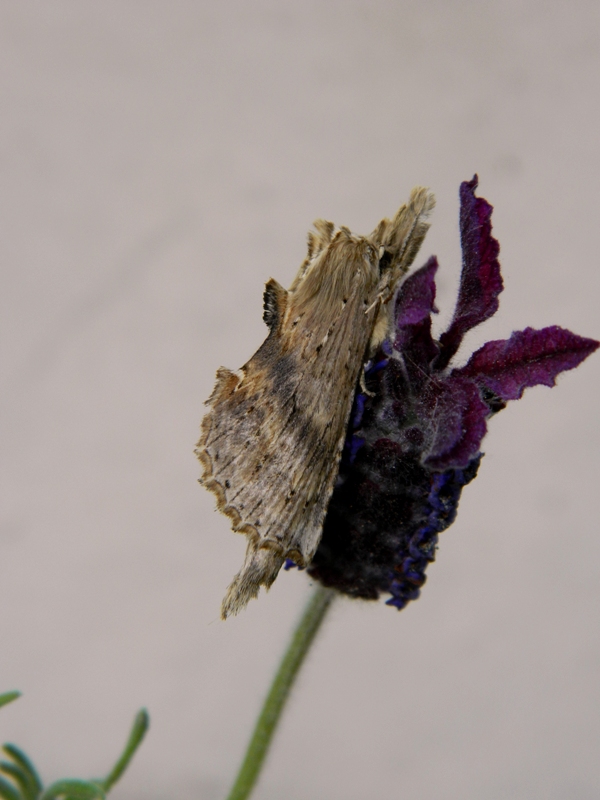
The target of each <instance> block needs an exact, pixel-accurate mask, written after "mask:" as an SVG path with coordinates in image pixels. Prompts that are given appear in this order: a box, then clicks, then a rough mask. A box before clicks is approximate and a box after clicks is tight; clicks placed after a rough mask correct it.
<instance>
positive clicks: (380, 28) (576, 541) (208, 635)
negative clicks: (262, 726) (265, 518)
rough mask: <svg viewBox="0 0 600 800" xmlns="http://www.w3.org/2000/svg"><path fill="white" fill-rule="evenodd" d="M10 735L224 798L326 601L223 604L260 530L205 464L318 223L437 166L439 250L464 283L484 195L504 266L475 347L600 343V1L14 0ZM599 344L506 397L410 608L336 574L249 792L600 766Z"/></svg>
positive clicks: (450, 277) (9, 255) (6, 641)
mask: <svg viewBox="0 0 600 800" xmlns="http://www.w3.org/2000/svg"><path fill="white" fill-rule="evenodd" d="M0 16H1V19H2V24H1V26H0V108H1V109H2V114H1V116H0V204H1V205H0V231H1V238H0V255H1V261H0V264H1V270H2V291H1V293H0V355H1V364H2V367H1V381H2V391H1V396H0V406H1V413H0V424H1V426H2V431H1V434H0V435H1V441H2V448H1V456H0V458H1V463H2V476H1V491H2V503H1V511H0V524H1V527H0V559H1V564H2V572H1V575H2V577H1V580H0V643H1V649H0V678H1V681H0V684H1V685H0V691H5V690H8V689H12V688H20V689H21V690H22V691H23V692H24V697H23V698H22V699H20V700H19V701H18V702H17V703H15V704H13V705H12V706H10V707H9V708H6V709H3V710H2V712H1V713H0V740H1V741H6V740H11V741H15V742H17V743H19V744H20V745H22V746H23V748H24V749H26V750H27V752H29V753H31V755H32V756H33V758H34V759H35V760H36V763H38V764H39V767H40V769H41V771H42V773H43V776H44V777H45V778H46V779H47V780H52V779H55V778H58V777H62V776H64V775H67V774H72V775H80V776H82V777H85V776H93V775H97V774H101V773H102V772H104V771H105V769H106V768H107V767H108V765H109V764H110V763H111V762H112V760H113V758H114V757H115V755H116V753H117V751H118V749H119V748H120V746H121V744H122V741H123V740H124V737H125V734H126V731H127V729H128V726H129V724H130V720H131V718H132V716H133V714H134V712H135V710H136V709H137V708H139V707H140V706H142V705H146V706H147V707H148V708H149V710H150V713H151V716H152V728H151V732H150V734H149V736H148V738H147V740H146V741H145V743H144V744H143V746H142V748H141V750H140V752H139V753H138V756H137V757H136V760H135V762H134V763H133V764H132V766H131V769H130V771H129V773H128V774H127V775H126V776H125V778H124V779H123V782H122V783H121V784H120V785H119V786H118V787H117V788H116V789H115V791H114V794H113V796H114V798H115V800H119V798H120V799H121V800H141V798H144V799H145V800H162V799H163V798H178V800H192V798H194V799H195V800H218V798H222V797H224V795H225V793H226V790H227V788H228V785H229V783H230V781H231V777H232V774H233V772H234V770H235V768H236V767H237V765H238V763H239V760H240V758H241V755H242V752H243V748H244V746H245V743H246V740H247V737H248V733H249V729H250V726H251V724H252V721H253V718H254V716H255V714H256V712H257V709H258V706H259V703H260V700H261V698H262V695H263V693H264V691H265V689H266V686H267V683H268V680H269V677H270V674H271V672H272V670H273V669H274V666H275V664H276V663H277V659H278V658H279V655H280V653H281V651H282V648H283V647H284V644H285V642H286V640H287V637H288V634H289V631H290V628H291V626H292V624H293V623H294V620H295V619H296V617H297V615H298V613H299V610H300V608H301V606H302V604H303V603H304V600H305V598H306V596H307V594H308V592H309V587H308V585H307V583H308V582H307V579H306V576H304V575H303V574H300V573H298V572H290V573H285V574H283V575H281V577H280V578H279V579H278V580H277V582H276V584H275V585H274V587H273V589H272V590H271V592H270V593H269V594H268V595H265V594H262V595H261V597H260V598H259V600H258V601H254V602H253V603H251V605H250V606H249V607H248V609H247V610H246V611H245V612H244V613H243V614H242V615H240V616H239V617H237V618H235V619H232V620H230V621H228V622H227V623H221V622H220V621H218V609H219V604H220V600H221V597H222V594H223V591H224V589H225V587H226V585H227V584H228V582H229V580H230V578H231V576H232V575H233V573H234V572H236V571H237V569H238V567H239V565H240V563H241V559H242V554H243V550H244V542H243V540H242V537H239V536H235V535H234V534H232V533H230V531H229V525H228V521H227V519H226V518H225V517H223V516H221V515H219V514H216V513H215V512H214V504H213V498H212V496H211V495H209V494H208V493H207V492H205V491H203V490H202V489H200V488H199V487H198V485H197V483H196V478H197V477H198V475H199V468H198V465H197V463H196V462H195V459H194V457H193V454H192V449H193V445H194V442H195V440H196V438H197V431H198V424H199V421H200V418H201V416H202V414H203V405H202V403H203V401H204V399H205V398H206V397H207V396H208V394H209V393H210V391H211V389H212V385H213V380H214V373H215V370H216V368H217V367H218V366H220V365H222V364H223V365H227V366H229V367H231V368H237V367H239V366H240V365H241V364H242V363H244V362H245V361H246V360H247V359H248V357H249V356H250V355H251V354H252V353H253V352H254V350H255V349H256V347H257V346H258V345H259V343H260V342H261V341H262V339H263V338H264V335H265V328H264V325H263V322H262V319H261V315H262V288H263V284H264V282H265V281H266V280H267V279H268V278H269V277H271V276H273V277H275V278H277V279H278V280H279V281H280V282H281V283H282V284H284V285H288V284H289V283H290V282H291V279H292V277H293V275H294V273H295V270H296V269H297V267H298V265H299V264H300V262H301V261H302V259H303V258H304V252H305V235H306V231H307V230H308V228H309V226H310V223H311V222H312V220H313V219H314V218H315V217H318V216H321V217H325V218H328V219H332V220H334V221H336V222H337V223H340V224H345V225H348V226H349V227H351V228H352V229H354V230H357V231H359V232H366V231H369V230H371V228H372V227H373V226H374V224H375V223H376V222H377V221H378V220H379V219H380V217H382V216H384V215H389V214H391V213H393V212H394V211H395V209H396V208H397V207H398V205H399V204H400V203H401V202H402V201H403V200H404V199H405V198H406V196H407V194H408V191H409V190H410V188H411V187H412V186H413V185H414V184H417V183H420V184H424V185H427V186H430V187H431V188H432V189H433V190H434V191H435V193H436V195H437V199H438V204H437V208H436V211H435V214H434V218H433V226H432V229H431V231H430V233H429V235H428V238H427V241H426V242H425V245H424V248H423V251H422V254H421V257H420V259H419V261H418V263H423V262H424V260H425V258H426V257H427V256H428V255H429V254H431V253H436V254H437V256H438V258H439V260H440V263H441V265H442V266H441V275H440V285H439V294H438V299H439V306H440V308H441V314H440V322H439V325H440V327H441V326H442V325H443V324H444V322H447V320H448V318H449V315H450V313H451V311H452V304H453V301H454V296H455V292H456V287H457V281H458V274H459V266H460V250H459V241H458V229H457V215H458V197H457V193H458V186H459V183H460V181H461V180H464V179H469V178H471V176H472V175H473V173H474V172H478V173H479V176H480V193H481V194H482V195H483V196H484V197H486V198H488V199H489V200H490V202H492V203H493V204H494V206H495V209H496V210H495V212H494V231H495V234H496V235H497V236H498V238H499V240H500V243H501V248H502V250H501V262H502V268H503V274H504V277H505V284H506V289H505V291H504V293H503V295H502V298H501V310H500V313H499V314H498V315H497V317H496V318H494V320H491V321H489V322H488V323H487V324H485V325H484V326H482V327H481V328H480V329H477V330H476V331H474V332H473V333H472V335H470V337H469V339H468V341H467V342H466V344H465V348H464V349H463V351H461V357H462V358H463V359H464V358H465V357H466V356H467V355H468V353H469V352H470V350H471V349H472V348H475V347H477V346H479V345H480V344H481V343H482V342H484V341H486V340H487V339H490V338H504V337H506V336H508V335H509V334H510V332H511V331H512V330H515V329H520V328H523V327H525V326H527V325H531V326H534V327H543V326H545V325H550V324H554V323H557V324H560V325H563V326H564V327H567V328H571V329H572V330H574V331H575V332H577V333H580V334H582V335H587V336H595V337H596V338H598V335H599V333H600V331H599V326H598V298H599V296H600V269H599V264H598V260H599V256H598V213H599V209H600V202H599V201H600V196H599V193H600V190H599V188H598V187H599V186H600V155H599V152H600V149H599V148H598V130H599V128H600V107H599V98H600V24H599V23H600V6H599V5H598V3H597V2H592V1H591V0H589V1H588V0H572V2H570V3H568V4H567V3H562V2H557V0H550V2H548V0H545V2H541V0H528V1H527V2H523V1H521V2H518V1H517V0H508V1H507V2H499V3H481V2H475V1H474V0H472V1H470V2H469V1H467V0H465V1H464V2H461V1H460V0H424V1H423V2H421V3H408V2H399V1H398V0H368V1H367V0H360V2H358V1H357V0H345V2H334V0H320V2H311V1H310V0H304V1H303V2H302V3H300V2H291V0H231V2H223V3H209V2H206V1H205V0H189V1H188V0H173V1H172V2H168V3H167V2H156V1H154V2H153V1H152V0H144V2H141V0H140V1H136V0H104V1H103V2H102V3H93V2H80V1H79V0H68V1H66V0H44V1H43V2H42V1H40V0H38V1H37V2H29V0H27V1H26V2H20V1H19V2H16V1H15V0H13V1H12V2H10V0H9V1H6V2H3V3H2V4H1V6H0ZM599 375H600V356H598V355H596V356H593V357H592V358H591V359H590V360H589V362H586V363H585V364H584V365H583V366H582V367H580V368H579V369H578V370H577V371H575V372H570V373H567V374H565V375H564V376H562V377H561V378H560V379H559V386H558V387H557V388H556V389H553V390H549V389H546V388H537V389H531V390H528V391H527V393H526V395H525V397H524V399H523V400H522V401H521V402H520V403H518V404H513V405H512V406H510V407H509V408H508V409H507V410H506V411H504V412H503V413H502V414H500V415H499V416H498V417H497V418H496V419H494V420H493V421H492V423H491V432H490V434H489V436H488V438H487V439H486V442H485V451H486V457H485V459H484V463H483V465H482V469H481V472H480V477H479V478H478V479H477V480H476V481H475V483H474V484H472V485H471V486H469V487H468V488H467V489H466V490H465V492H464V495H463V499H462V502H461V509H460V513H459V518H458V521H457V523H456V524H455V525H454V526H453V527H452V528H451V529H450V530H448V531H447V532H446V533H444V534H443V536H442V539H441V547H440V550H439V552H438V558H437V561H436V563H435V564H434V565H432V566H431V567H430V569H429V573H428V574H429V581H428V583H427V586H426V588H425V590H424V592H423V596H422V598H421V599H420V600H419V601H418V602H417V603H414V604H412V605H410V606H409V607H408V608H407V609H406V610H405V611H403V612H402V613H401V614H398V613H396V612H395V611H394V610H393V609H391V608H389V607H386V606H385V605H383V604H382V603H379V604H362V603H358V602H356V603H353V602H345V601H340V602H338V603H337V605H336V606H335V607H334V610H333V612H332V614H331V617H330V618H329V620H328V621H327V623H326V625H325V628H324V631H323V635H322V637H321V638H320V640H319V641H318V643H317V645H316V647H315V650H314V652H313V653H312V654H311V657H310V659H309V662H308V664H307V667H306V669H305V671H304V672H303V674H302V676H301V678H300V681H299V684H298V687H297V691H296V692H295V695H294V697H293V700H292V702H291V704H290V707H289V708H288V710H287V713H286V715H285V718H284V720H283V723H282V726H281V729H280V731H279V736H278V738H277V740H276V743H275V746H274V748H273V751H272V753H271V757H270V760H269V763H268V766H267V768H266V771H265V773H264V776H263V779H262V781H261V784H260V786H259V788H258V790H257V792H256V795H255V797H256V800H276V799H277V800H280V799H281V798H285V799H286V800H307V798H326V799H327V800H367V798H368V799H369V800H370V798H374V797H386V798H405V797H414V798H419V800H441V799H442V798H443V800H471V799H472V800H509V799H510V800H525V798H527V800H533V798H540V800H541V799H542V798H543V800H592V798H597V797H598V796H599V793H600V761H599V760H598V739H599V736H600V714H599V713H598V704H599V700H600V690H599V682H598V670H599V668H600V638H599V631H600V625H599V614H600V602H599V601H600V537H599V536H598V522H597V517H598V514H597V506H598V496H599V493H598V486H597V484H598V450H599V444H600V442H599V439H600V431H599V427H598V410H597V409H598V394H599V392H600V380H599Z"/></svg>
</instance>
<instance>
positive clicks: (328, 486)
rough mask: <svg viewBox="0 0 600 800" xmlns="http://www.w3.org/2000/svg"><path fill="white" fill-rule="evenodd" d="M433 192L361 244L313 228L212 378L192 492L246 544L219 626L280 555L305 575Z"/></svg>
mask: <svg viewBox="0 0 600 800" xmlns="http://www.w3.org/2000/svg"><path fill="white" fill-rule="evenodd" d="M434 203H435V200H434V197H433V195H432V194H431V193H430V192H429V191H428V190H427V189H424V188H422V187H416V188H415V189H413V190H412V192H411V195H410V199H409V201H408V203H406V204H405V205H403V206H402V207H401V208H400V209H399V210H398V212H397V213H396V215H395V216H394V217H393V219H391V220H390V219H387V218H386V219H382V220H381V222H380V223H379V224H378V225H377V227H376V228H375V230H374V231H373V232H372V233H371V234H369V235H368V236H357V235H355V234H353V233H351V232H350V230H349V229H348V228H346V227H339V228H336V227H335V226H334V225H333V223H331V222H326V221H325V220H321V219H319V220H317V221H316V222H315V223H314V227H315V229H316V233H314V232H311V233H309V234H308V255H307V257H306V259H305V260H304V262H303V263H302V265H301V267H300V269H299V271H298V274H297V275H296V278H295V279H294V282H293V283H292V285H291V286H290V288H289V289H288V290H286V289H284V288H283V287H282V286H281V285H280V284H279V283H277V281H275V280H273V279H271V280H269V281H268V283H267V284H266V288H265V292H264V314H263V319H264V321H265V323H266V324H267V327H268V328H269V333H268V335H267V338H266V340H265V341H264V342H263V344H262V345H261V346H260V348H259V349H258V350H257V352H256V353H255V354H254V355H253V356H252V358H251V359H250V360H249V361H248V362H247V363H246V364H244V366H243V367H242V368H241V369H240V370H239V371H238V372H232V371H231V370H229V369H226V368H225V367H221V368H220V369H219V370H217V382H216V385H215V388H214V391H213V393H212V394H211V396H210V397H209V399H208V400H207V401H206V405H207V406H208V407H209V411H208V413H207V414H206V416H205V417H204V419H203V420H202V425H201V436H200V441H199V442H198V444H197V449H196V454H197V456H198V458H199V460H200V463H201V465H202V468H203V474H202V477H201V479H200V483H201V484H203V485H204V486H205V487H206V488H207V489H209V490H210V491H211V492H213V493H214V494H215V495H216V498H217V507H218V509H219V510H220V511H222V512H223V513H224V514H226V515H227V516H228V517H229V518H230V520H231V527H232V529H233V530H234V531H236V532H238V533H243V534H245V535H246V537H247V539H248V542H247V550H246V557H245V560H244V564H243V566H242V568H241V570H240V571H239V572H238V574H237V575H236V576H235V578H234V579H233V582H232V583H231V585H230V586H229V589H228V590H227V593H226V595H225V599H224V600H223V604H222V607H221V615H222V618H223V619H225V618H226V617H228V616H229V615H231V614H237V612H238V611H240V610H241V609H242V608H243V607H244V606H245V605H246V604H247V603H248V601H249V600H250V599H251V598H253V597H256V596H257V594H258V591H259V587H260V586H264V587H266V588H267V589H268V588H269V587H270V586H271V584H272V583H273V581H274V580H275V578H276V577H277V574H278V572H279V570H280V569H281V567H282V565H283V563H284V561H285V559H286V558H290V559H292V560H293V561H294V562H295V563H296V564H297V565H298V566H300V567H306V566H307V565H308V564H309V563H310V561H311V559H312V557H313V555H314V553H315V551H316V549H317V546H318V544H319V540H320V538H321V534H322V529H323V521H324V518H325V514H326V511H327V506H328V503H329V499H330V497H331V493H332V491H333V487H334V484H335V480H336V477H337V474H338V469H339V462H340V457H341V454H342V448H343V445H344V440H345V434H346V427H347V424H348V418H349V415H350V411H351V407H352V402H353V399H354V394H355V389H356V386H357V382H358V381H359V380H363V376H364V371H363V370H364V365H365V363H366V362H367V361H368V359H369V358H370V356H371V355H373V353H374V352H375V350H376V349H377V347H378V345H379V344H381V342H382V341H383V340H384V339H385V338H386V335H387V334H388V331H389V329H390V325H391V322H392V320H391V315H392V313H393V302H391V301H392V299H393V297H394V294H395V290H396V288H397V286H398V282H399V281H400V279H401V277H402V276H403V275H404V274H405V273H406V271H407V270H408V268H409V266H410V265H411V263H412V262H413V260H414V258H415V256H416V254H417V251H418V250H419V247H420V245H421V242H422V241H423V238H424V237H425V234H426V232H427V229H428V227H429V225H428V223H427V217H428V215H429V213H430V212H431V210H432V209H433V206H434Z"/></svg>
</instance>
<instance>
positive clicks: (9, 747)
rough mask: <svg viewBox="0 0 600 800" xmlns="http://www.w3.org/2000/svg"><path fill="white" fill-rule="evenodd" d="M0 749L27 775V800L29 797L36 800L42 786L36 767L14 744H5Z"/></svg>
mask: <svg viewBox="0 0 600 800" xmlns="http://www.w3.org/2000/svg"><path fill="white" fill-rule="evenodd" d="M2 749H3V750H4V752H5V753H6V755H7V756H10V758H12V760H13V761H14V762H15V764H16V765H17V766H18V767H20V768H21V769H22V770H23V772H24V773H25V775H26V776H27V782H28V784H29V792H28V794H27V798H28V800H29V798H31V800H37V797H38V796H39V794H40V792H41V791H42V789H43V786H42V782H41V780H40V776H39V775H38V774H37V770H36V768H35V767H34V766H33V764H32V763H31V761H30V760H29V759H28V758H27V756H26V755H25V753H24V752H23V751H22V750H21V749H20V748H19V747H17V745H16V744H5V745H4V747H3V748H2Z"/></svg>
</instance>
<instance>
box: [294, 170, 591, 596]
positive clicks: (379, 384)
mask: <svg viewBox="0 0 600 800" xmlns="http://www.w3.org/2000/svg"><path fill="white" fill-rule="evenodd" d="M476 188H477V176H475V177H474V178H473V180H471V181H466V182H464V183H463V184H462V185H461V187H460V234H461V245H462V253H463V264H462V273H461V279H460V289H459V295H458V301H457V305H456V309H455V312H454V316H453V318H452V321H451V323H450V325H449V327H448V330H446V331H445V333H443V334H442V335H441V336H440V338H439V340H436V339H434V338H433V337H432V334H431V314H432V313H436V311H437V309H436V307H435V273H436V271H437V268H438V264H437V260H436V259H435V257H432V258H430V259H429V261H428V262H427V263H426V264H425V266H423V267H421V269H419V270H417V271H416V272H415V273H413V274H412V275H411V276H410V277H409V278H407V279H406V281H405V282H404V283H403V284H402V286H401V287H400V290H399V291H398V295H397V298H396V307H395V322H396V325H395V331H394V338H393V340H392V341H387V342H384V344H383V346H382V347H381V349H380V351H379V352H378V353H377V355H376V357H375V358H374V359H373V360H372V362H371V363H370V364H369V365H368V366H367V369H366V385H367V388H368V390H369V392H370V393H369V394H366V393H365V392H364V391H362V390H361V389H360V388H359V390H358V391H357V395H356V398H355V401H354V407H353V410H352V414H351V418H350V425H349V429H348V434H347V439H346V445H345V449H344V454H343V457H342V461H341V465H340V472H339V477H338V481H337V485H336V488H335V490H334V492H333V495H332V498H331V502H330V505H329V509H328V512H327V517H326V519H325V525H324V529H323V538H322V540H321V543H320V545H319V548H318V550H317V552H316V554H315V557H314V559H313V561H312V563H311V565H310V567H309V568H308V573H309V574H310V575H311V576H312V577H313V578H316V579H317V580H319V581H320V582H321V583H323V584H324V585H325V586H328V587H332V588H335V589H337V590H339V591H340V592H343V593H344V594H348V595H350V596H352V597H362V598H365V599H377V598H378V597H379V595H380V593H381V592H384V593H389V594H391V598H390V599H389V600H388V601H387V603H388V605H393V606H396V608H398V609H401V608H403V607H404V606H405V605H406V604H407V603H408V601H409V600H414V599H416V598H417V597H418V596H419V593H420V587H421V586H422V585H423V584H424V583H425V578H426V576H425V570H426V568H427V565H428V564H429V562H430V561H433V560H434V558H435V550H436V546H437V541H438V534H439V533H440V532H441V531H443V530H444V529H445V528H447V527H448V526H449V525H451V524H452V522H454V519H455V517H456V511H457V507H458V501H459V498H460V493H461V491H462V488H463V486H466V484H467V483H469V481H471V480H472V479H473V478H474V477H475V475H476V474H477V470H478V467H479V463H480V461H481V457H482V453H481V450H480V448H481V441H482V439H483V437H484V435H485V432H486V429H487V420H488V419H489V418H490V417H491V416H492V415H493V414H495V413H496V412H498V411H500V410H501V409H503V408H504V407H505V405H506V403H507V401H508V400H516V399H518V398H519V397H521V396H522V394H523V391H524V389H525V388H527V387H528V386H535V385H537V384H544V385H546V386H554V383H555V379H556V376H557V375H558V374H559V373H561V372H563V371H564V370H568V369H573V368H574V367H576V366H577V365H578V364H580V363H581V362H582V361H583V360H584V359H585V358H587V356H588V355H590V354H591V353H592V352H593V351H594V350H595V349H596V348H597V347H598V345H599V343H598V342H596V341H594V340H593V339H585V338H583V337H581V336H577V335H575V334H574V333H571V332H570V331H567V330H564V329H563V328H559V327H557V326H552V327H549V328H544V329H542V330H533V329H532V328H526V329H525V330H524V331H517V332H515V333H513V334H512V336H511V337H510V338H509V339H506V340H502V341H493V342H488V343H487V344H485V345H484V346H483V347H481V348H480V349H479V350H477V352H475V353H474V354H473V355H472V356H471V358H470V359H469V361H468V362H467V364H466V365H465V366H463V367H461V368H458V369H457V368H452V366H451V364H450V362H451V359H452V357H453V356H454V355H455V354H456V352H457V350H458V348H459V346H460V344H461V341H462V339H463V337H464V335H465V333H467V331H469V330H470V329H471V328H474V327H475V326H476V325H479V324H480V323H481V322H483V321H484V320H486V319H488V318H489V317H491V316H493V314H495V312H496V311H497V309H498V296H499V294H500V292H501V291H502V277H501V274H500V265H499V263H498V252H499V246H498V242H497V240H496V239H495V238H494V237H493V236H492V225H491V214H492V206H491V205H490V204H489V203H488V202H487V201H486V200H484V199H483V198H481V197H476V196H475V189H476Z"/></svg>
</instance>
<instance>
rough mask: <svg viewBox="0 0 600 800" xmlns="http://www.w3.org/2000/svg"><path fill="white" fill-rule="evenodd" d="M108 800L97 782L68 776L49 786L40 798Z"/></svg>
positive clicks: (48, 799) (45, 799)
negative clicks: (72, 778)
mask: <svg viewBox="0 0 600 800" xmlns="http://www.w3.org/2000/svg"><path fill="white" fill-rule="evenodd" d="M57 798H62V800H106V795H105V794H104V792H103V791H102V788H101V787H100V786H98V784H97V783H93V782H92V781H78V780H71V779H70V778H67V779H66V780H62V781H56V783H53V784H52V786H49V787H48V788H47V789H46V791H45V792H44V794H43V795H42V796H41V798H40V800H56V799H57Z"/></svg>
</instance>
